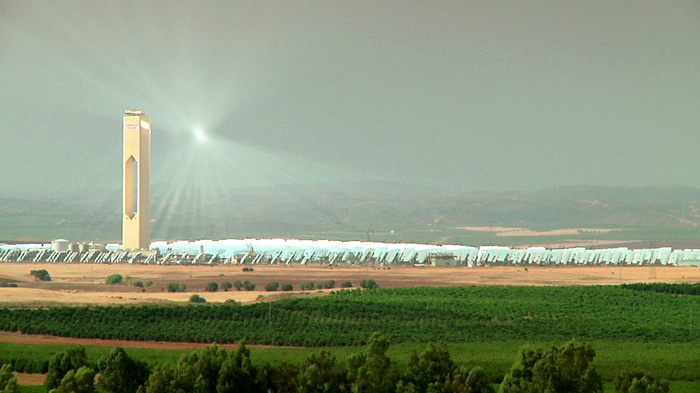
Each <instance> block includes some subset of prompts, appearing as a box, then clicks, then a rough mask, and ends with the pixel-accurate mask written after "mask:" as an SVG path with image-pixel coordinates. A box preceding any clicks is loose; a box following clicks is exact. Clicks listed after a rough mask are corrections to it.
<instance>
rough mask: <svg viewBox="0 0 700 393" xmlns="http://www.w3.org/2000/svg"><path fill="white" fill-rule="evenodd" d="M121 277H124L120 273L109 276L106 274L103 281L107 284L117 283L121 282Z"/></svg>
mask: <svg viewBox="0 0 700 393" xmlns="http://www.w3.org/2000/svg"><path fill="white" fill-rule="evenodd" d="M123 279H124V277H123V276H122V275H121V274H118V273H115V274H110V275H109V276H107V279H106V280H105V283H106V284H108V285H114V284H119V283H120V282H122V280H123Z"/></svg>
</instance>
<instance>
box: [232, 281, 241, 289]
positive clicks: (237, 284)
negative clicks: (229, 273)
mask: <svg viewBox="0 0 700 393" xmlns="http://www.w3.org/2000/svg"><path fill="white" fill-rule="evenodd" d="M233 287H234V288H236V290H237V291H240V290H241V289H243V281H241V280H236V281H234V282H233Z"/></svg>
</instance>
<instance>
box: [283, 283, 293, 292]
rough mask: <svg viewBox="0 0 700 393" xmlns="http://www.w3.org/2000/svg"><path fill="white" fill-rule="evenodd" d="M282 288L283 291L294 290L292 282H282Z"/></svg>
mask: <svg viewBox="0 0 700 393" xmlns="http://www.w3.org/2000/svg"><path fill="white" fill-rule="evenodd" d="M282 290H283V291H293V290H294V285H292V284H284V285H282Z"/></svg>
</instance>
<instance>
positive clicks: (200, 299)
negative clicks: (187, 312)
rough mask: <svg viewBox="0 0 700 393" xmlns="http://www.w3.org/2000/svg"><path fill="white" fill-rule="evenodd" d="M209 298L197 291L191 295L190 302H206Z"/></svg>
mask: <svg viewBox="0 0 700 393" xmlns="http://www.w3.org/2000/svg"><path fill="white" fill-rule="evenodd" d="M206 302H207V299H205V298H203V297H202V296H199V295H198V294H196V293H193V294H192V296H190V303H206Z"/></svg>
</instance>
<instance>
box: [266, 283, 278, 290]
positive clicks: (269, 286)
mask: <svg viewBox="0 0 700 393" xmlns="http://www.w3.org/2000/svg"><path fill="white" fill-rule="evenodd" d="M279 287H280V283H278V282H271V283H268V284H267V285H265V290H266V291H268V292H269V291H276V290H277V289H278V288H279Z"/></svg>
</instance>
